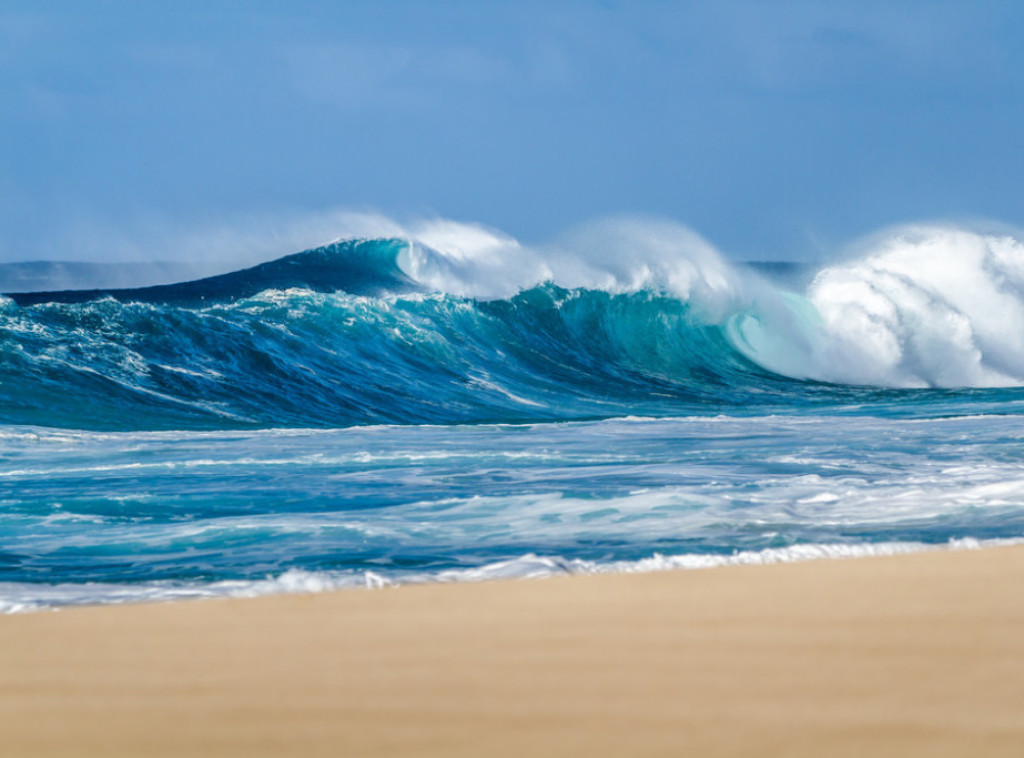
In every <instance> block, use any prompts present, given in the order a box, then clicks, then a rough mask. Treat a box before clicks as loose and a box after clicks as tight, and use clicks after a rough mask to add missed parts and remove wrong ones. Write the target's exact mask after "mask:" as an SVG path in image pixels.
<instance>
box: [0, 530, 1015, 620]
mask: <svg viewBox="0 0 1024 758" xmlns="http://www.w3.org/2000/svg"><path fill="white" fill-rule="evenodd" d="M1014 545H1024V537H998V538H991V539H976V538H973V537H962V538H953V539H950V540H949V541H948V542H943V543H925V542H856V543H802V544H797V545H791V546H789V547H784V548H764V549H762V550H740V551H736V552H733V553H729V554H719V553H682V554H677V555H672V554H669V555H663V554H661V553H654V554H653V555H651V556H648V557H646V558H639V559H636V560H620V561H610V562H595V561H590V560H585V559H576V558H573V559H569V558H562V557H560V556H546V555H536V554H533V553H530V554H526V555H522V556H519V557H516V558H511V559H508V560H503V561H496V562H494V563H487V564H483V565H481V566H476V567H473V568H465V569H448V570H444V571H439V572H436V573H434V574H420V573H411V574H408V575H399V576H397V577H396V576H386V575H383V574H379V573H377V572H373V571H364V572H362V573H333V572H326V571H324V572H321V571H302V570H288V571H285V572H283V573H281V574H279V575H277V576H273V577H268V578H266V579H251V580H222V581H216V582H208V583H202V584H182V585H175V584H172V583H161V582H153V583H142V584H97V583H90V584H86V585H78V584H64V585H37V584H31V583H18V582H9V583H3V582H0V594H2V593H4V592H5V591H6V593H7V596H6V597H4V598H2V599H0V616H4V615H11V614H21V613H38V612H42V611H53V610H64V609H68V608H89V607H94V606H98V607H108V606H114V607H118V606H123V605H138V604H146V603H165V602H182V601H189V600H217V599H252V598H257V597H268V596H273V595H292V594H297V595H304V594H319V593H323V592H337V591H343V590H358V589H383V588H395V587H415V586H421V585H429V584H467V583H480V582H495V581H497V582H502V581H515V580H520V579H547V578H552V577H567V576H603V575H610V574H644V573H652V572H661V571H704V570H708V569H718V568H727V567H731V566H772V565H776V564H780V563H807V562H812V561H832V560H855V559H861V558H879V557H889V556H896V555H914V554H917V553H931V552H956V551H961V550H984V549H989V548H993V547H1008V546H1014ZM22 588H24V589H25V590H26V592H28V593H30V596H28V597H18V596H17V592H16V590H18V589H22ZM85 589H87V590H88V592H87V593H83V590H85Z"/></svg>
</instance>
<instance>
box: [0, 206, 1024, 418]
mask: <svg viewBox="0 0 1024 758" xmlns="http://www.w3.org/2000/svg"><path fill="white" fill-rule="evenodd" d="M8 297H9V298H10V299H9V300H4V301H2V303H0V421H2V422H5V423H14V424H37V425H43V426H61V427H70V428H90V429H165V428H236V427H250V426H345V425H353V424H373V423H390V424H396V423H397V424H408V423H416V424H422V423H467V422H468V423H481V422H513V423H518V422H530V421H550V420H568V419H583V418H599V417H608V416H616V415H678V414H682V413H717V412H743V411H745V410H747V409H758V410H760V411H762V412H764V411H766V410H772V409H774V410H787V409H788V410H792V409H793V408H794V407H796V408H799V407H812V406H816V405H819V406H820V405H821V404H823V403H826V404H830V405H833V406H837V405H844V404H845V405H849V404H861V403H864V402H893V398H894V396H893V394H892V390H894V389H897V390H898V389H900V388H925V389H926V388H963V387H968V388H984V387H1016V386H1019V385H1021V384H1024V246H1022V245H1021V243H1020V242H1019V241H1018V240H1017V239H1015V238H1014V237H1013V236H1011V235H991V234H981V233H976V232H971V231H967V230H962V229H955V228H946V227H917V228H905V229H901V230H897V231H895V232H893V233H890V234H888V235H887V236H886V237H885V238H884V239H882V241H881V242H878V243H876V244H875V246H874V247H873V248H871V249H870V250H868V251H867V252H865V253H863V254H862V255H861V256H860V257H859V258H857V259H856V260H853V261H851V262H845V263H840V264H836V265H832V266H827V267H824V268H823V269H821V270H820V271H819V272H818V273H817V275H816V276H815V277H814V278H813V281H812V282H811V284H810V285H809V287H807V288H806V290H805V291H804V292H803V293H798V292H794V291H792V290H790V289H788V288H786V287H780V286H777V285H774V284H772V283H770V282H769V281H768V280H766V279H765V278H763V277H762V276H760V275H758V274H757V273H755V272H754V271H753V270H751V269H750V268H748V267H743V266H736V265H730V264H729V263H727V262H726V261H725V260H724V259H723V258H722V257H721V256H720V255H719V254H718V253H717V252H716V251H715V250H714V249H713V248H712V247H711V246H710V245H709V244H708V243H707V242H705V241H704V240H702V239H701V238H700V237H698V236H697V235H695V234H694V233H693V232H691V231H689V230H687V229H685V228H683V227H680V226H678V225H674V224H670V223H667V222H653V221H643V220H635V219H633V220H625V221H623V220H618V221H605V222H601V223H598V224H593V225H589V226H587V227H583V228H581V229H579V230H577V231H575V232H573V233H570V234H568V235H565V236H564V237H562V238H561V239H559V240H556V241H555V242H553V243H551V244H550V245H546V246H541V247H528V246H525V245H522V244H520V243H519V242H517V241H516V240H513V239H511V238H509V237H507V236H504V235H501V234H499V233H496V232H491V231H489V230H485V229H481V228H479V227H470V226H466V225H461V224H455V223H454V222H436V223H434V224H432V225H427V226H424V227H422V228H420V229H418V230H416V232H415V233H414V234H409V235H407V236H404V237H400V236H396V237H394V238H386V239H365V240H345V241H338V242H335V243H332V244H330V245H326V246H323V247H320V248H316V249H313V250H309V251H305V252H302V253H298V254H295V255H291V256H287V257H285V258H281V259H279V260H276V261H271V262H269V263H265V264H261V265H259V266H255V267H253V268H249V269H244V270H242V271H236V272H233V273H230V274H225V275H222V276H217V277H211V278H207V279H202V280H197V281H193V282H184V283H180V284H173V285H162V286H157V287H146V288H136V289H119V290H82V291H63V292H56V293H53V292H50V293H15V294H13V295H10V296H8ZM907 397H914V398H918V399H920V398H921V397H922V396H921V395H920V394H917V395H912V396H907V395H900V396H899V398H901V399H903V400H906V398H907ZM925 397H933V395H926V396H925ZM939 397H945V395H941V394H940V395H939Z"/></svg>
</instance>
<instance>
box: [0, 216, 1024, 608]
mask: <svg viewBox="0 0 1024 758" xmlns="http://www.w3.org/2000/svg"><path fill="white" fill-rule="evenodd" d="M922 239H923V240H924V241H923V242H922V241H919V240H918V241H915V240H914V239H911V240H910V241H909V242H907V243H906V245H909V248H908V247H907V246H904V247H902V248H897V249H895V252H892V251H883V252H882V253H879V254H878V255H876V257H875V258H874V259H870V258H869V259H868V260H867V261H866V262H865V261H860V262H857V263H854V264H849V265H846V266H845V267H832V268H829V269H825V270H823V271H822V272H820V273H818V275H817V277H816V278H815V277H813V276H812V277H810V278H812V279H813V281H814V284H813V285H812V286H811V287H810V288H809V289H808V290H806V291H805V292H795V291H792V290H790V289H788V288H787V287H785V286H781V285H780V284H779V283H778V282H774V283H773V282H772V281H770V280H765V279H763V278H762V277H760V276H758V275H756V274H755V273H753V272H749V271H746V270H743V269H739V268H736V267H731V266H728V265H727V264H724V263H722V262H720V261H718V260H717V259H710V260H703V259H699V256H698V259H697V263H696V264H695V263H694V260H695V258H694V256H689V257H685V256H684V257H683V258H682V260H683V263H685V265H681V266H680V267H676V268H673V267H672V266H670V265H668V264H666V263H665V260H666V258H665V257H664V256H662V257H660V258H658V259H656V260H653V261H652V260H647V261H645V262H643V266H644V267H646V268H645V269H643V270H644V271H647V272H650V271H655V272H656V273H657V272H658V271H660V272H661V274H658V275H657V276H654V277H653V278H652V277H650V276H647V278H643V277H640V278H639V279H638V278H637V275H635V271H634V272H633V273H632V274H630V276H632V279H630V280H629V281H628V282H626V283H625V284H624V283H623V279H628V278H629V277H625V276H624V275H623V274H622V273H621V272H620V271H617V270H615V269H614V268H613V267H608V266H606V267H605V269H607V271H610V272H611V274H609V276H605V277H604V278H602V277H601V276H598V274H600V273H601V272H602V271H605V269H601V268H600V267H597V268H594V269H593V270H588V271H585V272H584V273H582V274H580V273H579V271H580V270H582V269H580V267H579V266H576V268H575V269H572V270H573V271H575V272H576V273H575V274H574V275H572V276H568V275H559V274H558V272H554V273H553V274H552V276H551V277H550V278H548V279H547V280H546V281H544V280H541V281H539V282H535V283H533V284H529V285H528V286H522V285H521V283H518V282H516V281H514V279H515V275H517V272H518V271H519V268H518V267H519V266H520V263H521V259H516V260H517V262H516V264H515V266H514V267H513V268H512V269H508V267H507V266H506V268H505V269H503V268H501V267H500V266H499V267H498V268H497V269H495V268H494V267H493V266H492V268H491V269H488V270H483V269H480V268H477V269H475V270H471V271H468V270H466V269H465V266H466V264H465V260H466V257H465V255H463V256H462V257H457V256H452V255H449V256H447V257H446V256H445V255H444V251H443V250H442V251H439V250H437V249H434V248H430V247H428V246H425V245H419V246H417V245H413V244H410V243H407V242H403V241H401V240H392V239H384V240H364V241H351V242H341V243H336V244H334V245H331V246H327V247H324V248H319V249H316V250H313V251H309V252H307V253H303V254H300V255H297V256H290V257H288V258H285V259H282V260H280V261H276V262H272V263H270V264H264V265H263V266H260V267H257V268H256V269H249V270H245V271H240V272H235V273H234V274H230V275H227V276H222V277H218V278H215V279H211V280H205V281H202V282H198V283H183V284H181V285H170V286H165V287H156V288H147V289H139V290H109V291H91V292H88V293H68V292H57V293H45V294H42V295H40V294H35V295H20V294H17V293H16V294H15V295H14V296H13V297H12V298H7V299H4V300H0V610H23V609H30V608H35V607H45V606H49V605H60V604H66V603H92V602H121V601H127V600H134V599H146V598H168V597H179V596H189V595H205V594H225V593H227V594H252V593H257V592H264V591H280V590H288V589H318V588H322V587H334V586H347V585H350V584H366V583H370V584H375V583H377V584H379V583H387V582H402V581H441V580H455V579H475V578H486V577H490V576H517V575H531V574H536V573H551V572H561V571H600V570H631V569H633V568H638V567H649V568H657V567H668V566H673V565H706V564H710V563H715V562H722V561H729V560H785V559H789V558H793V557H801V556H817V555H844V554H859V553H862V552H865V551H866V552H871V551H881V552H885V551H891V550H900V549H910V548H911V547H915V546H916V547H920V546H927V545H946V544H949V543H950V542H951V541H953V542H954V543H955V544H974V543H975V542H976V541H984V540H999V539H1015V538H1018V537H1020V536H1022V535H1024V473H1022V472H1024V448H1022V446H1021V438H1022V423H1021V415H1020V414H1021V412H1022V410H1024V389H1022V388H1021V387H1020V386H1018V385H1019V384H1020V383H1021V382H1020V381H1018V379H1017V377H1018V376H1019V375H1020V374H1018V373H1017V372H1018V371H1020V368H1021V367H1022V366H1024V360H1022V358H1021V356H1022V355H1024V339H1022V338H1021V337H1020V331H1021V329H1022V328H1024V321H1022V322H1021V323H1017V322H1016V321H1015V320H1014V319H1015V318H1016V315H1017V314H1016V312H1014V311H1013V309H1012V307H1011V305H1012V302H1015V301H1013V300H1012V298H1015V297H1016V296H1017V294H1016V293H1017V292H1018V291H1019V290H1018V289H1017V286H1018V283H1017V281H1016V280H1014V279H1013V271H1014V270H1015V269H1013V268H1012V266H1010V263H1013V262H1015V261H1017V258H1012V257H1011V256H1009V255H1008V253H1007V252H1006V250H1007V249H1009V250H1010V252H1011V253H1014V254H1016V252H1015V251H1016V248H1013V247H1012V246H1011V247H1009V248H1006V247H1005V245H1004V247H1000V245H1002V244H1004V243H1003V242H1000V241H999V240H995V241H991V240H989V241H984V240H983V244H984V245H985V250H987V251H988V252H987V253H985V252H984V251H982V253H979V255H980V256H981V257H980V258H978V261H980V263H978V266H980V265H981V263H984V264H985V266H986V267H987V268H984V267H983V270H985V271H991V269H992V266H993V265H997V264H998V265H1001V266H1002V269H1000V273H999V278H998V281H996V282H995V283H994V284H992V285H991V286H992V287H994V288H995V291H996V293H997V296H998V297H996V296H993V295H991V294H989V293H987V292H973V294H972V293H966V294H965V293H961V292H950V291H947V290H943V289H942V286H944V285H943V282H942V281H941V280H940V279H941V277H939V278H937V277H936V275H934V274H933V273H930V272H929V271H924V272H923V273H922V274H921V275H920V276H918V277H917V278H914V277H912V276H909V275H908V274H907V272H906V271H903V270H902V269H901V266H904V265H909V264H906V260H905V259H907V258H908V257H910V258H911V259H912V258H913V256H914V254H915V252H916V251H917V247H915V245H916V246H920V245H922V244H932V245H934V244H938V243H936V242H935V239H934V236H933V237H924V238H922ZM942 239H943V240H944V241H943V244H947V245H950V244H954V243H955V245H954V246H958V247H956V249H957V250H958V251H959V252H958V255H957V256H956V261H957V265H960V266H963V265H973V264H971V260H973V259H971V257H970V255H968V254H967V253H970V252H971V250H973V248H969V249H968V251H967V253H964V245H965V243H964V242H963V241H962V240H954V242H953V243H951V242H949V241H948V240H947V239H945V238H942ZM979 239H981V238H979ZM971 240H974V238H971ZM971 240H969V241H971ZM978 244H982V243H978ZM1005 244H1006V245H1008V244H1009V243H1005ZM968 247H969V246H968ZM908 249H909V251H910V252H907V250H908ZM979 249H980V248H979ZM986 255H987V256H988V257H986ZM886 256H888V257H886ZM975 257H976V258H977V256H975ZM669 259H670V257H669ZM1020 259H1021V261H1024V255H1022V256H1021V258H1020ZM965 260H966V261H967V263H964V261H965ZM993 261H994V262H995V263H993ZM1008 261H1009V262H1008ZM912 262H913V261H912ZM869 264H870V265H869ZM574 265H575V264H574ZM915 265H916V264H915ZM459 266H462V269H460V268H459ZM858 266H859V268H858ZM659 267H660V268H659ZM506 269H508V270H506ZM566 270H569V267H568V266H567V268H566ZM638 270H639V269H638ZM971 270H972V271H973V270H974V269H971ZM1020 270H1021V271H1024V266H1021V267H1020ZM594 271H597V272H598V274H595V273H594ZM680 271H682V272H683V274H685V276H683V275H682V274H680V273H679V272H680ZM439 272H440V273H439ZM495 272H497V273H495ZM666 272H667V273H666ZM442 274H443V276H441V275H442ZM645 276H646V274H645ZM658 276H660V277H661V278H660V279H659V278H658ZM993 276H994V275H993ZM439 277H440V278H439ZM616 277H618V278H616ZM908 277H909V278H908ZM947 278H948V279H950V281H952V282H954V284H955V286H956V287H957V288H960V287H963V286H968V285H970V286H973V287H975V289H977V288H978V287H982V286H983V285H985V282H988V281H989V280H987V279H986V280H985V281H984V282H982V283H981V284H979V283H978V282H974V283H973V284H972V283H971V282H970V281H968V280H967V279H966V278H965V277H964V276H963V275H960V276H951V277H947ZM506 279H509V280H511V281H505V280H506ZM528 280H529V277H527V281H528ZM495 281H498V282H499V283H500V284H502V285H503V286H505V285H507V288H508V289H509V292H508V293H504V294H503V293H494V292H483V291H473V287H468V286H467V285H466V283H467V282H469V283H470V284H473V285H474V286H477V285H479V288H480V289H481V290H483V289H493V286H492V285H493V283H494V282H495ZM483 285H486V286H483ZM684 285H685V286H684ZM951 286H952V285H951ZM684 290H685V292H684ZM851 293H852V294H851ZM844 298H845V300H844ZM999 298H1011V299H1010V300H1005V299H1004V300H999ZM1022 302H1024V301H1022ZM1008 303H1009V304H1010V305H1008ZM991 308H997V309H1000V313H1001V314H1002V315H1000V313H997V314H992V313H990V312H989V310H991ZM1021 312H1022V313H1024V310H1022V311H1021ZM837 314H838V315H837ZM951 314H952V315H951ZM953 316H957V317H959V320H958V319H957V318H954V317H953ZM894 346H895V348H894ZM894 350H895V352H894ZM1018 353H1020V354H1018ZM844 372H845V373H844ZM1021 373H1022V374H1024V371H1021ZM965 540H966V542H964V541H965Z"/></svg>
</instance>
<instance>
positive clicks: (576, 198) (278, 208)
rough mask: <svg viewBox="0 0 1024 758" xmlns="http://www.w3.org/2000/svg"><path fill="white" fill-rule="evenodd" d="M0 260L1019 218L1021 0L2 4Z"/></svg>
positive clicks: (788, 255) (746, 246)
mask: <svg viewBox="0 0 1024 758" xmlns="http://www.w3.org/2000/svg"><path fill="white" fill-rule="evenodd" d="M0 104H2V105H0V262H10V261H18V260H31V259H42V258H49V259H63V260H108V259H129V258H141V259H145V258H147V257H148V258H159V259H173V258H175V257H176V256H189V255H192V256H195V255H216V254H218V251H219V250H222V249H228V248H231V247H232V246H235V247H238V246H240V245H241V246H245V245H249V246H252V247H254V248H259V249H260V251H261V254H263V253H265V254H266V255H267V256H268V257H269V256H270V254H271V253H272V252H273V251H274V247H275V246H283V247H284V248H285V249H280V250H279V251H278V252H279V253H280V254H282V255H283V254H285V253H289V252H293V250H291V249H287V246H288V245H289V244H295V243H294V240H296V239H298V237H300V236H301V234H300V235H298V236H296V229H300V228H304V227H305V228H308V229H309V230H310V231H309V234H313V235H314V236H315V235H316V234H324V235H327V236H328V237H330V236H337V233H341V232H340V231H339V232H337V233H335V234H332V233H331V224H332V219H333V218H336V217H337V214H339V213H344V212H349V211H358V212H374V213H382V214H385V215H388V216H390V217H394V218H399V219H413V218H429V217H434V216H439V217H444V218H451V219H457V220H461V221H470V222H478V223H481V224H484V225H487V226H489V227H493V228H497V229H500V230H502V231H504V232H505V233H507V234H510V235H512V236H514V237H516V238H518V239H521V240H523V241H526V242H535V241H543V240H545V239H547V238H550V237H552V236H553V235H557V234H559V233H560V232H561V231H562V230H565V229H567V228H571V227H573V226H574V225H577V224H580V223H583V222H586V221H588V220H591V219H595V218H600V217H604V216H608V215H618V214H644V215H652V216H658V217H664V218H668V219H672V220H675V221H677V222H680V223H682V224H685V225H688V226H689V227H691V228H692V229H694V230H695V231H697V232H698V233H699V234H701V235H703V236H704V237H705V238H707V239H708V240H709V241H710V242H711V243H712V244H714V245H715V246H716V247H717V248H718V249H719V250H721V251H722V252H723V253H724V254H726V255H727V256H728V257H731V258H735V259H742V260H801V259H816V258H819V257H822V256H827V255H830V254H833V253H834V252H835V251H836V250H838V249H840V248H841V247H842V246H843V245H846V244H848V243H850V242H851V241H852V240H854V239H856V238H857V237H859V236H861V235H866V234H870V233H873V232H875V231H876V230H878V229H879V228H882V227H886V226H888V225H892V224H899V223H904V222H916V221H935V220H953V221H964V222H972V223H973V222H976V221H979V220H980V221H986V220H993V221H998V222H1002V223H1005V224H1010V225H1014V226H1024V181H1022V179H1024V128H1022V125H1024V3H1018V2H985V1H984V0H980V1H978V0H976V1H975V2H943V1H942V0H929V1H928V2H924V1H920V2H909V1H904V2H900V1H899V0H888V1H887V2H873V1H872V0H860V1H858V2H856V3H849V2H820V1H818V2H814V1H810V0H805V1H800V2H797V1H793V2H786V1H785V0H780V1H779V2H742V1H734V2H730V1H728V0H719V1H716V2H642V1H639V0H634V1H633V2H622V3H619V2H556V1H549V2H531V1H530V0H519V1H517V2H491V3H487V2H466V3H461V2H443V1H441V0H432V1H430V2H385V1H383V0H377V1H376V2H360V1H359V0H346V1H345V2H311V1H307V2H303V1H302V0H292V1H291V2H287V3H285V2H245V3H243V2H226V1H221V2H218V1H217V0H210V1H208V2H188V1H187V0H183V1H181V2H175V3H166V2H144V1H141V0H137V1H134V2H99V1H92V0H75V1H74V2H47V1H46V0H32V2H20V1H19V0H2V2H0Z"/></svg>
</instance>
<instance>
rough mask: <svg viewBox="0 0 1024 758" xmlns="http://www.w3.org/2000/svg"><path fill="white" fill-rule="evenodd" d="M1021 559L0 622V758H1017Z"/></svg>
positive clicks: (1002, 555) (750, 571) (620, 580)
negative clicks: (931, 757) (742, 757)
mask: <svg viewBox="0 0 1024 758" xmlns="http://www.w3.org/2000/svg"><path fill="white" fill-rule="evenodd" d="M1022 579H1024V548H1021V547H1010V548H992V549H986V550H980V551H963V552H945V551H943V552H935V553H924V554H916V555H908V556H899V557H890V558H869V559H856V560H844V561H817V562H810V563H801V564H787V565H775V566H760V567H734V568H720V569H712V570H702V571H676V572H666V573H652V574H638V575H605V576H581V577H564V578H555V579H544V580H519V581H508V582H491V583H483V584H461V585H426V586H413V587H403V588H398V589H382V590H367V591H362V590H350V591H342V592H335V593H329V594H322V595H307V596H296V595H291V596H273V597H265V598H257V599H248V600H209V601H193V602H180V603H169V604H155V605H136V606H124V607H91V608H78V609H69V610H63V611H59V612H41V613H33V614H26V615H14V616H6V617H2V618H0V734H2V735H3V737H2V752H3V754H4V755H8V756H28V755H31V756H49V755H62V756H65V755H66V756H71V755H74V756H122V755H124V756H128V755H131V756H139V755H147V756H169V755H190V756H205V755H217V756H250V757H251V756H278V755H280V756H284V755H303V756H309V755H315V756H320V755H324V756H326V755H331V756H364V755H365V756H384V755H415V756H456V755H458V756H520V755H561V756H577V755H579V756H594V755H608V756H626V755H629V756H682V755H694V756H719V755H737V756H738V755H750V756H754V755H758V756H776V755H785V756H804V755H806V756H812V755H813V756H820V755H828V756H864V755H872V756H879V755H886V756H888V755H892V756H909V755H915V756H919V755H934V756H940V755H941V756H968V755H970V756H978V755H985V756H996V755H1005V756H1019V755H1024V592H1022V590H1021V581H1022Z"/></svg>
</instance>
